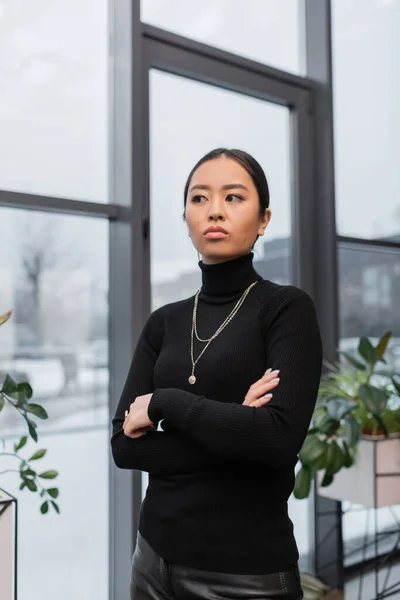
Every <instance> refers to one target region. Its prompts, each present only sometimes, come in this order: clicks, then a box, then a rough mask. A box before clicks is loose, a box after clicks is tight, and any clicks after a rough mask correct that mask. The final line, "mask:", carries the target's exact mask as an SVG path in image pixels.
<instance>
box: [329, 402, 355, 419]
mask: <svg viewBox="0 0 400 600" xmlns="http://www.w3.org/2000/svg"><path fill="white" fill-rule="evenodd" d="M356 406H357V403H356V402H351V401H350V400H345V399H344V398H337V397H336V398H331V399H330V400H328V401H327V403H326V407H327V410H328V414H329V416H330V417H331V418H332V419H335V421H340V420H341V419H343V417H345V416H346V415H347V414H348V413H349V412H351V411H352V410H353V409H354V408H355V407H356Z"/></svg>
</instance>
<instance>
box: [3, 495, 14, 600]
mask: <svg viewBox="0 0 400 600" xmlns="http://www.w3.org/2000/svg"><path fill="white" fill-rule="evenodd" d="M16 520H17V502H16V499H15V498H14V497H13V496H10V495H9V494H7V492H5V491H4V490H2V489H1V488H0V598H1V600H14V599H16V597H17V565H16V549H17V546H16V544H17V528H16Z"/></svg>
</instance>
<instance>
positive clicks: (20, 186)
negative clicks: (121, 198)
mask: <svg viewBox="0 0 400 600" xmlns="http://www.w3.org/2000/svg"><path fill="white" fill-rule="evenodd" d="M107 11H108V1H107V0H70V1H68V2H64V1H63V0H52V2H49V1H48V0H35V2H32V1H31V0H19V1H18V2H15V0H3V1H2V2H1V5H0V81H1V93H0V131H1V135H0V188H2V189H8V190H13V191H19V192H28V193H35V194H43V195H48V196H61V197H69V198H73V199H77V200H81V199H82V200H92V201H97V202H106V201H107V198H108V190H107V186H108V173H107V169H108V167H107V135H108V134H107V128H108V126H107V120H108V114H107V113H108V101H107V93H108V92H107V85H108V83H107V70H108V16H107Z"/></svg>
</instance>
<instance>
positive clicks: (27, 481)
mask: <svg viewBox="0 0 400 600" xmlns="http://www.w3.org/2000/svg"><path fill="white" fill-rule="evenodd" d="M11 314H12V312H11V311H10V312H8V313H6V314H5V315H0V326H1V325H4V323H6V322H7V321H8V319H9V318H10V317H11ZM32 393H33V392H32V388H31V386H30V385H29V383H28V382H26V381H24V382H21V383H16V382H15V381H14V380H13V379H12V378H11V377H10V376H9V375H6V376H5V378H4V381H0V413H1V412H2V411H3V410H5V409H6V407H9V408H11V409H12V410H16V411H17V413H18V414H19V416H20V417H21V418H22V419H23V420H24V421H25V423H26V426H27V430H28V435H24V436H22V437H21V438H20V439H18V440H17V441H16V442H15V443H14V445H13V448H12V449H9V450H7V451H6V443H5V440H4V439H2V440H1V441H2V450H0V459H3V460H4V459H5V458H7V462H9V461H10V460H11V461H13V462H15V463H16V468H10V467H7V468H6V469H5V470H1V469H0V476H1V475H3V474H5V473H8V472H15V473H17V474H18V476H19V478H20V479H21V483H20V486H19V488H20V490H23V489H25V488H26V489H27V490H29V491H31V492H33V493H37V494H38V495H39V497H40V498H41V504H40V511H41V513H42V514H46V513H47V512H48V511H49V509H50V507H51V508H52V509H53V510H55V511H56V512H57V513H59V512H60V509H59V506H58V503H57V502H56V498H57V497H58V495H59V490H58V488H56V487H49V488H48V487H47V486H46V485H45V482H46V481H49V480H53V479H55V478H56V477H57V476H58V472H57V471H54V470H46V471H42V472H37V471H36V468H35V464H36V461H38V460H40V459H41V458H43V457H44V456H45V455H46V452H47V450H46V449H43V448H41V449H39V450H37V451H36V452H34V453H33V454H31V456H29V457H26V456H24V447H25V446H26V444H27V442H28V436H29V437H31V438H32V439H33V440H34V441H35V442H36V443H37V442H38V434H37V431H36V429H37V423H36V422H35V420H34V417H36V418H38V419H47V418H48V415H47V412H46V411H45V409H44V408H43V407H42V406H40V405H39V404H34V403H32V402H31V401H30V400H31V398H32ZM0 483H1V479H0Z"/></svg>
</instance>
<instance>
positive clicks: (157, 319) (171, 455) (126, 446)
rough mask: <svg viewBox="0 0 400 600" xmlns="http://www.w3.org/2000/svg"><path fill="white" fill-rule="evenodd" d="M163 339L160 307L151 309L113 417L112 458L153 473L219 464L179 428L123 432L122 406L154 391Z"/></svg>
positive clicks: (119, 464) (126, 407)
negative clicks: (136, 433) (131, 434)
mask: <svg viewBox="0 0 400 600" xmlns="http://www.w3.org/2000/svg"><path fill="white" fill-rule="evenodd" d="M162 339H163V314H162V310H161V309H158V310H156V311H154V312H153V313H152V314H151V315H150V317H149V318H148V320H147V323H146V325H145V326H144V328H143V331H142V333H141V335H140V337H139V340H138V343H137V345H136V349H135V352H134V355H133V359H132V362H131V365H130V369H129V373H128V376H127V379H126V382H125V385H124V389H123V391H122V394H121V397H120V400H119V403H118V407H117V410H116V413H115V416H114V418H113V420H112V426H113V433H112V437H111V448H112V455H113V458H114V462H115V464H116V466H117V467H119V468H121V469H136V470H140V471H146V472H149V473H153V474H161V475H163V474H166V475H170V474H176V473H186V472H190V471H195V470H202V469H205V468H209V467H210V466H213V465H217V464H221V463H222V461H221V458H220V457H218V456H215V455H213V454H212V453H211V452H209V451H207V449H205V448H204V447H203V446H201V445H200V444H199V443H198V442H196V441H195V440H192V439H190V438H189V437H188V436H185V435H182V434H181V433H180V432H179V431H165V432H164V431H150V432H148V433H147V434H146V435H145V436H142V437H140V438H137V439H132V438H129V437H128V436H126V435H125V434H124V431H123V429H122V425H123V422H124V415H125V410H129V407H130V405H131V404H132V402H134V400H135V398H136V397H137V396H141V395H143V394H148V393H151V392H153V390H154V383H153V371H154V365H155V362H156V360H157V357H158V354H159V352H160V349H161V345H162Z"/></svg>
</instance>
